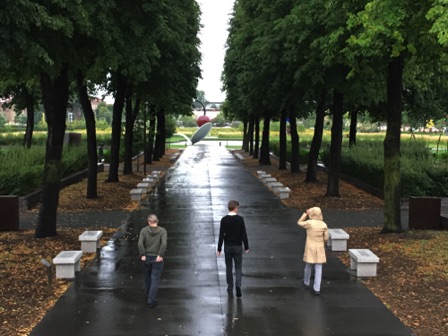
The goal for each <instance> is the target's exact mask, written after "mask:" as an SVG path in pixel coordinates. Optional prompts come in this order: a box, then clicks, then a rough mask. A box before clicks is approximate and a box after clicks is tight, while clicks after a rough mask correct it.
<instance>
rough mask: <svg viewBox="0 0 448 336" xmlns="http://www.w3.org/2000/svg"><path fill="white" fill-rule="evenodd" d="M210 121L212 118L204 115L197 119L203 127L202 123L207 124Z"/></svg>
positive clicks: (197, 122)
mask: <svg viewBox="0 0 448 336" xmlns="http://www.w3.org/2000/svg"><path fill="white" fill-rule="evenodd" d="M208 122H210V118H209V117H207V116H205V115H203V116H199V117H198V119H197V120H196V124H197V125H198V126H199V127H201V126H202V125H204V124H206V123H208Z"/></svg>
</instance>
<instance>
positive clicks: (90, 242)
mask: <svg viewBox="0 0 448 336" xmlns="http://www.w3.org/2000/svg"><path fill="white" fill-rule="evenodd" d="M102 235H103V231H84V232H83V233H82V234H81V235H80V236H79V241H80V242H81V250H82V251H83V252H85V253H96V250H97V249H99V248H100V247H101V244H100V239H101V236H102Z"/></svg>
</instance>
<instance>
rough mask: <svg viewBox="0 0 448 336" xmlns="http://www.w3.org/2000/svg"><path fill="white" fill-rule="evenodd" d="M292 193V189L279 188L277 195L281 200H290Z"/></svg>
mask: <svg viewBox="0 0 448 336" xmlns="http://www.w3.org/2000/svg"><path fill="white" fill-rule="evenodd" d="M290 192H291V189H289V188H288V187H281V188H278V190H277V192H276V193H275V194H276V195H277V196H278V197H279V198H280V199H286V198H289V193H290Z"/></svg>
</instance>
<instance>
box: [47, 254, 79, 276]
mask: <svg viewBox="0 0 448 336" xmlns="http://www.w3.org/2000/svg"><path fill="white" fill-rule="evenodd" d="M81 257H82V251H62V252H60V253H59V254H58V255H57V256H56V257H55V258H54V259H53V264H54V265H55V266H56V278H58V279H74V278H75V272H79V271H81V266H80V263H79V261H80V260H81Z"/></svg>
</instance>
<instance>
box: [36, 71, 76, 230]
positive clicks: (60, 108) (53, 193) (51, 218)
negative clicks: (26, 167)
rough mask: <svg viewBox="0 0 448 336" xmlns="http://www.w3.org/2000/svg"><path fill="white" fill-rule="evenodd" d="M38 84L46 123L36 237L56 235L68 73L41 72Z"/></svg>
mask: <svg viewBox="0 0 448 336" xmlns="http://www.w3.org/2000/svg"><path fill="white" fill-rule="evenodd" d="M40 85H41V90H42V101H43V105H44V108H45V116H46V120H47V125H48V135H47V142H46V153H45V164H44V171H43V176H42V198H41V206H40V209H39V216H38V222H37V226H36V230H35V233H34V236H35V237H36V238H45V237H54V236H56V215H57V209H58V203H59V190H60V183H61V177H62V162H61V161H62V149H63V146H64V133H65V127H66V125H65V120H66V117H67V104H68V87H69V80H68V73H67V69H66V68H65V67H64V68H63V69H61V71H60V73H59V74H58V76H57V77H56V78H54V79H52V78H50V76H49V75H47V74H41V76H40Z"/></svg>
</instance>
